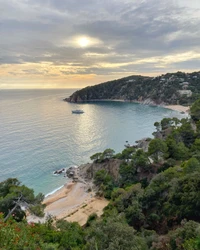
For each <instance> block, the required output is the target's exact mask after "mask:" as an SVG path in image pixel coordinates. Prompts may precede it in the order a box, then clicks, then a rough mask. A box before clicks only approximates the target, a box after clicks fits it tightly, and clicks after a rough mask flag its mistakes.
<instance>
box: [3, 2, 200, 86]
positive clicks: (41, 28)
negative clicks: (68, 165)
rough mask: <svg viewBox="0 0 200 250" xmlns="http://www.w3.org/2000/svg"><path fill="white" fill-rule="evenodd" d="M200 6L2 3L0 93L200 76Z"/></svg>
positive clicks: (107, 3) (182, 4)
mask: <svg viewBox="0 0 200 250" xmlns="http://www.w3.org/2000/svg"><path fill="white" fill-rule="evenodd" d="M199 27H200V1H199V0H190V1H188V0H0V88H1V89H17V88H83V87H85V86H91V85H94V84H97V83H101V82H105V81H108V80H113V79H118V78H121V77H125V76H130V75H148V76H155V75H161V74H163V73H167V72H177V71H185V72H192V71H199V70H200V29H199Z"/></svg>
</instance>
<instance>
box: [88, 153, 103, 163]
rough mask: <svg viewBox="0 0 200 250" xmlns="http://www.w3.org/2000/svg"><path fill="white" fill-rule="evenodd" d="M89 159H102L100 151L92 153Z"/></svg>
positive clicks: (95, 160)
mask: <svg viewBox="0 0 200 250" xmlns="http://www.w3.org/2000/svg"><path fill="white" fill-rule="evenodd" d="M90 159H91V160H92V161H94V162H98V161H99V160H100V159H102V153H96V154H94V155H92V156H91V157H90Z"/></svg>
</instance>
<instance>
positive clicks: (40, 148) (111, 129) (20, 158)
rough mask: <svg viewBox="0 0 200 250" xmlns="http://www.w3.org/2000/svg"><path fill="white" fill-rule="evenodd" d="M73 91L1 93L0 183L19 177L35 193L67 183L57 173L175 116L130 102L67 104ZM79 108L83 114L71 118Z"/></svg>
mask: <svg viewBox="0 0 200 250" xmlns="http://www.w3.org/2000/svg"><path fill="white" fill-rule="evenodd" d="M73 91H74V90H15V91H14V90H9V91H8V90H3V91H0V118H1V123H0V168H1V175H0V181H2V180H4V179H6V178H8V177H17V178H19V179H20V180H21V181H22V182H23V183H24V184H26V185H28V186H29V187H32V188H34V189H35V190H36V192H43V193H48V192H50V191H52V190H53V189H55V188H58V187H59V186H61V185H62V184H64V183H65V181H66V179H65V178H63V177H60V176H54V175H53V174H52V173H53V171H54V170H56V169H60V168H63V167H69V166H70V165H74V164H76V165H78V164H82V163H85V162H88V161H89V157H90V156H91V155H92V154H94V153H96V152H101V151H103V150H105V149H106V148H113V149H114V150H115V151H116V152H119V151H120V150H122V149H123V147H124V143H125V141H126V140H128V141H129V142H130V143H131V144H133V143H134V142H135V140H138V139H140V138H142V137H147V136H151V134H152V132H153V130H154V126H153V124H154V122H155V121H159V120H161V119H162V118H163V117H164V116H165V115H169V114H170V116H171V115H173V114H174V115H177V112H174V111H170V110H167V109H163V108H158V107H148V106H144V105H139V104H133V103H123V102H99V103H89V104H71V103H66V102H63V101H62V99H63V98H65V97H67V96H69V95H70V94H71V93H72V92H73ZM73 109H83V110H84V111H85V113H84V114H81V115H78V114H72V113H71V110H73Z"/></svg>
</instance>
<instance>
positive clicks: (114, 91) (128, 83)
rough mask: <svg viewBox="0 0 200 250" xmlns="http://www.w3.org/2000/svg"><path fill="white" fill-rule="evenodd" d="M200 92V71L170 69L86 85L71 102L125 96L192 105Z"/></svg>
mask: <svg viewBox="0 0 200 250" xmlns="http://www.w3.org/2000/svg"><path fill="white" fill-rule="evenodd" d="M199 96H200V72H193V73H184V72H177V73H167V74H165V75H161V76H157V77H147V76H140V75H135V76H129V77H125V78H121V79H118V80H113V81H109V82H105V83H101V84H98V85H95V86H90V87H86V88H83V89H81V90H78V91H76V92H74V93H73V94H72V95H71V96H70V97H68V98H66V99H64V100H65V101H68V102H90V101H104V100H122V101H132V102H140V103H144V104H156V105H162V104H163V105H166V104H181V105H188V104H190V103H192V102H193V101H194V100H195V99H198V98H199Z"/></svg>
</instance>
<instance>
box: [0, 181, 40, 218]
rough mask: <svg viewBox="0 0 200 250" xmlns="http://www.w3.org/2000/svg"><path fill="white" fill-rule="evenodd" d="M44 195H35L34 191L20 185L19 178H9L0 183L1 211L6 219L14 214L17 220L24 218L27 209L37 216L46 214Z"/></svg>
mask: <svg viewBox="0 0 200 250" xmlns="http://www.w3.org/2000/svg"><path fill="white" fill-rule="evenodd" d="M43 199H44V195H42V194H38V195H37V196H35V195H34V191H33V190H32V189H29V188H28V187H26V186H24V185H20V182H19V181H18V180H17V179H12V178H9V179H7V180H6V181H4V182H1V183H0V212H3V213H4V216H5V221H6V220H7V219H8V218H9V217H10V216H12V217H13V218H14V219H15V220H18V221H20V220H22V219H23V218H24V216H25V210H28V211H29V212H30V213H33V214H36V215H37V216H41V217H42V216H43V215H44V212H43V211H44V205H42V204H41V202H42V201H43Z"/></svg>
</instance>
